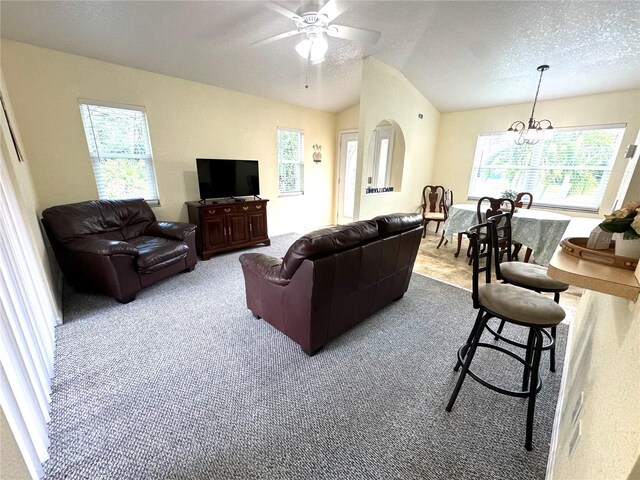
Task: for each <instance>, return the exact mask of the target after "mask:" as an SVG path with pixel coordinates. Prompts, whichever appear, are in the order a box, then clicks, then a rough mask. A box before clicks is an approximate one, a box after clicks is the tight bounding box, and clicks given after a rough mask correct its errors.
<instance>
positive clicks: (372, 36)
mask: <svg viewBox="0 0 640 480" xmlns="http://www.w3.org/2000/svg"><path fill="white" fill-rule="evenodd" d="M327 35H329V36H330V37H336V38H344V39H345V40H354V41H356V42H362V43H376V42H377V41H378V39H379V38H380V32H378V31H376V30H367V29H365V28H357V27H346V26H344V25H330V26H329V29H328V30H327Z"/></svg>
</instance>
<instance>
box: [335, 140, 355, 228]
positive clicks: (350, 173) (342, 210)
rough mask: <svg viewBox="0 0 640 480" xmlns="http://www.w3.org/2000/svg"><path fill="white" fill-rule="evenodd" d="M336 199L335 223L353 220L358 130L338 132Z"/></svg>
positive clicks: (340, 223) (339, 223)
mask: <svg viewBox="0 0 640 480" xmlns="http://www.w3.org/2000/svg"><path fill="white" fill-rule="evenodd" d="M338 155H339V157H338V158H339V168H338V189H337V190H338V199H337V203H336V223H338V225H343V224H345V223H349V222H352V221H353V207H354V202H355V194H356V162H357V160H358V132H357V131H354V130H349V131H344V132H340V133H339V152H338Z"/></svg>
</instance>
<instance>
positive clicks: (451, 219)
mask: <svg viewBox="0 0 640 480" xmlns="http://www.w3.org/2000/svg"><path fill="white" fill-rule="evenodd" d="M569 222H571V217H569V216H567V215H562V214H560V213H555V212H549V211H547V210H538V209H535V208H532V209H526V208H517V209H516V211H515V212H514V214H513V216H512V217H511V239H512V240H513V241H514V242H518V243H521V244H522V245H524V246H526V247H529V248H530V249H531V250H533V261H534V263H537V264H538V265H548V264H549V260H551V257H552V256H553V253H554V252H555V251H556V248H557V247H558V245H559V244H560V240H562V237H563V235H564V232H565V230H566V229H567V226H569ZM477 223H478V218H477V204H475V203H474V204H471V203H461V204H456V205H452V206H451V207H450V208H449V216H448V218H447V220H446V221H445V222H444V227H443V229H444V231H445V238H448V239H449V240H451V239H452V238H453V235H454V234H456V233H462V232H466V231H467V229H468V228H469V227H471V226H473V225H475V224H477ZM459 253H460V244H458V251H457V252H456V256H458V254H459Z"/></svg>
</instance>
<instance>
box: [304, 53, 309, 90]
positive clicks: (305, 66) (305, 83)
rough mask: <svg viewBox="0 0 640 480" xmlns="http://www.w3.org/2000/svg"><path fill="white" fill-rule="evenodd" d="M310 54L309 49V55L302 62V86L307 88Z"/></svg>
mask: <svg viewBox="0 0 640 480" xmlns="http://www.w3.org/2000/svg"><path fill="white" fill-rule="evenodd" d="M310 56H311V49H309V55H307V60H306V61H305V62H304V88H309V57H310Z"/></svg>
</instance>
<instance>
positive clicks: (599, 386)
mask: <svg viewBox="0 0 640 480" xmlns="http://www.w3.org/2000/svg"><path fill="white" fill-rule="evenodd" d="M567 362H568V363H567V365H566V367H565V369H564V371H563V378H564V380H563V381H564V383H563V391H562V392H561V400H562V401H561V403H560V408H561V410H560V418H559V423H558V425H557V427H555V428H554V441H555V442H557V449H552V456H551V457H550V459H549V467H548V471H547V478H548V479H549V480H556V479H558V480H568V479H575V480H599V479H605V478H606V479H621V480H624V479H627V478H629V479H632V478H638V476H637V475H634V474H633V472H632V470H633V469H634V465H635V464H636V463H637V461H638V458H639V456H640V409H638V399H639V398H640V378H638V372H639V371H640V301H636V302H631V301H629V300H625V299H623V298H619V297H614V296H611V295H606V294H604V293H598V292H593V291H590V290H587V291H586V292H585V294H584V295H583V296H582V298H581V299H580V305H579V307H578V312H577V313H576V317H575V319H574V321H573V322H572V324H571V331H570V339H569V343H568V351H567ZM543 388H544V386H543ZM580 405H582V406H581V407H580ZM578 432H579V433H578ZM574 439H577V440H576V442H575V447H574V448H573V451H572V450H571V443H572V440H574Z"/></svg>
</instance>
